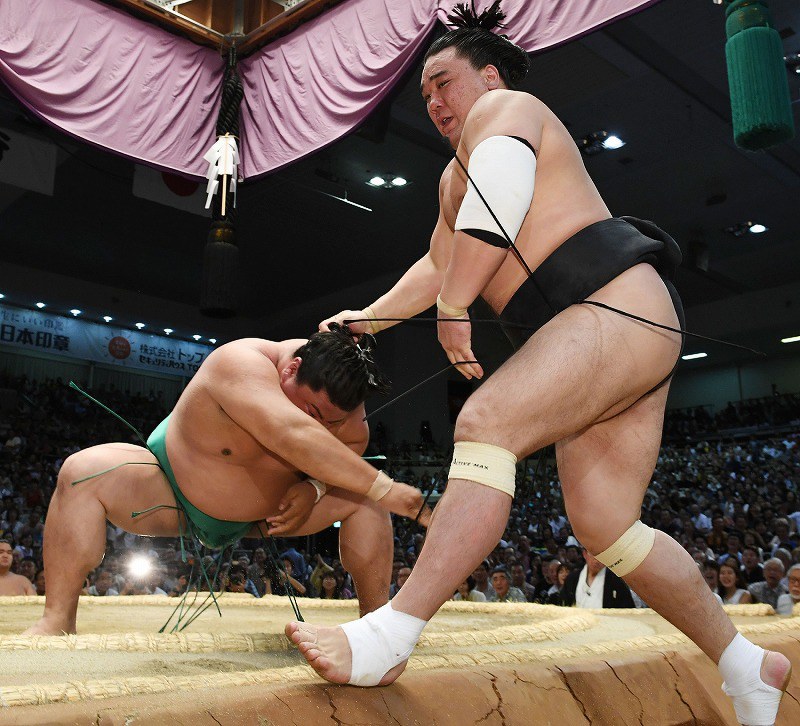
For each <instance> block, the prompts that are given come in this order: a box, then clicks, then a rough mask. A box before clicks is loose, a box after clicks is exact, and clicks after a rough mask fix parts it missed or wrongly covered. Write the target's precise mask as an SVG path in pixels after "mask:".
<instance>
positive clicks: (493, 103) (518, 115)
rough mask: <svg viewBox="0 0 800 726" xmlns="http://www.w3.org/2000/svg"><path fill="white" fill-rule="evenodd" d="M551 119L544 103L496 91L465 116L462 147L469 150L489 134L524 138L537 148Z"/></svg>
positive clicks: (504, 90)
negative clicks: (546, 123)
mask: <svg viewBox="0 0 800 726" xmlns="http://www.w3.org/2000/svg"><path fill="white" fill-rule="evenodd" d="M552 116H553V112H552V111H550V109H549V108H547V106H545V104H544V103H542V102H541V101H540V100H539V99H538V98H536V97H535V96H532V95H531V94H530V93H524V92H523V91H509V90H507V89H504V88H498V89H496V90H494V91H489V92H488V93H484V94H483V95H482V96H481V97H480V98H479V99H478V100H477V101H475V103H474V104H473V106H472V108H471V109H470V111H469V114H468V115H467V119H466V121H465V123H464V135H463V137H462V140H461V144H462V145H464V146H466V148H467V149H468V150H471V146H472V144H473V143H478V142H479V141H481V140H482V139H483V138H486V134H487V131H488V133H489V134H507V135H513V136H523V137H524V138H526V139H528V141H530V142H531V143H532V144H533V146H534V148H537V147H538V142H539V141H540V138H541V128H542V126H543V124H544V123H545V121H546V120H547V119H549V118H550V117H552Z"/></svg>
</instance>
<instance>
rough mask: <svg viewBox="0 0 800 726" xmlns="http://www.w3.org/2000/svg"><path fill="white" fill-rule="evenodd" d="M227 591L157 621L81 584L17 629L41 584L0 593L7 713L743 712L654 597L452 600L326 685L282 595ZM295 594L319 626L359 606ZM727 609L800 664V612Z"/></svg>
mask: <svg viewBox="0 0 800 726" xmlns="http://www.w3.org/2000/svg"><path fill="white" fill-rule="evenodd" d="M220 602H221V609H222V617H221V618H220V617H219V615H218V614H217V612H216V610H214V609H213V608H210V609H209V610H207V611H206V612H205V613H204V614H203V615H201V616H200V617H199V618H198V619H197V620H196V621H195V622H194V623H193V624H192V625H191V626H190V627H189V628H188V629H187V630H185V631H183V632H182V633H179V634H158V632H157V631H158V629H159V628H160V627H161V625H163V623H164V622H165V621H166V619H167V618H168V617H169V614H170V612H171V611H172V609H173V608H174V607H175V604H176V602H175V600H172V599H167V598H154V597H126V598H82V601H81V604H80V608H79V621H78V628H79V633H80V634H79V635H78V636H63V637H57V638H43V637H38V638H23V637H21V636H19V635H17V634H18V633H19V632H20V631H21V630H23V629H24V628H25V627H27V626H28V625H29V624H30V623H32V622H34V621H35V620H36V619H37V618H38V617H39V615H40V613H41V610H42V606H43V598H0V723H3V724H5V723H9V724H12V723H13V724H23V723H25V724H39V723H93V724H103V723H108V724H111V723H120V724H122V723H191V724H192V726H197V725H198V724H203V723H208V724H214V723H236V724H237V726H240V725H241V724H243V723H258V724H283V723H286V724H293V723H303V724H315V723H339V724H346V723H353V724H373V723H374V724H382V723H392V724H396V723H402V724H406V723H408V724H414V723H419V724H449V723H453V724H456V723H459V724H461V723H477V722H481V723H497V724H508V725H510V724H517V723H519V724H523V723H524V724H530V723H554V724H556V723H557V724H571V723H608V724H620V723H632V724H639V723H645V724H659V723H665V724H666V723H709V724H711V723H714V724H726V723H731V724H734V723H736V722H735V720H732V719H733V715H732V710H731V709H730V705H729V703H728V702H727V700H726V699H725V698H724V696H722V694H721V692H719V685H720V684H719V683H718V681H719V676H718V674H717V672H716V668H715V667H714V666H713V664H711V663H710V662H709V661H708V660H707V659H706V658H705V657H704V656H703V655H702V654H701V653H700V652H699V651H698V650H697V649H696V648H695V647H694V646H693V645H691V644H689V643H688V641H687V640H686V639H685V637H684V636H682V635H680V634H679V633H677V631H676V630H675V629H674V628H673V627H672V626H671V625H669V624H668V623H667V622H666V621H664V620H663V619H662V618H660V617H659V616H658V615H656V614H655V613H652V612H651V611H642V610H638V611H637V610H614V611H610V610H605V611H586V610H579V609H576V608H555V607H548V606H536V605H512V604H494V603H492V604H474V603H447V604H446V605H445V606H444V608H443V609H442V610H441V611H440V612H439V613H438V614H437V615H436V617H435V618H434V619H433V620H432V621H431V624H430V625H429V626H428V628H426V631H425V635H424V636H423V639H422V641H421V642H420V646H419V647H418V648H417V650H416V651H415V654H414V656H413V657H412V659H411V660H410V661H409V665H408V668H407V671H406V673H405V674H404V675H403V676H402V677H401V679H400V680H399V681H398V682H397V683H396V684H394V685H392V686H389V687H386V688H379V689H357V688H351V687H346V686H344V687H340V686H330V685H329V684H325V683H323V682H322V681H321V680H320V679H319V678H318V677H317V676H316V674H314V672H313V671H312V670H311V669H310V668H309V667H308V666H306V665H305V662H304V661H303V659H302V658H301V657H300V655H299V654H298V653H297V652H296V651H295V650H294V648H293V647H292V646H291V645H290V644H289V643H288V642H287V641H286V639H285V638H284V637H283V634H282V633H283V627H284V625H285V624H286V622H288V621H289V620H292V619H293V615H292V611H291V609H290V608H289V605H288V601H287V600H286V599H285V598H278V597H269V598H264V599H262V600H255V599H254V598H250V597H249V596H237V595H226V596H224V597H222V598H221V601H220ZM299 604H300V607H301V610H302V612H303V616H304V618H305V619H306V620H307V621H308V622H312V623H315V624H325V625H333V624H337V623H341V622H345V621H347V620H350V619H353V618H355V617H357V605H356V604H355V603H353V602H342V601H319V600H316V601H315V600H303V599H301V600H300V601H299ZM729 612H730V614H731V616H732V617H733V619H734V622H735V623H736V625H737V627H739V628H740V629H741V630H742V631H743V632H745V633H746V634H748V635H749V636H750V637H753V638H754V639H755V640H756V641H759V639H760V638H761V639H762V640H763V639H772V641H775V642H776V643H777V646H776V647H778V648H779V649H781V650H783V651H784V652H786V653H787V655H789V657H790V658H792V660H793V662H795V663H796V664H797V665H798V666H800V642H798V641H800V618H798V617H794V618H788V619H786V618H778V617H776V616H775V615H774V614H773V613H772V611H771V609H770V608H768V607H765V606H743V607H735V608H729ZM765 644H766V642H765ZM797 672H800V669H798V670H797ZM798 697H800V689H797V687H796V686H795V685H794V684H792V686H790V689H789V692H788V695H787V697H786V698H785V699H784V704H783V707H782V708H783V710H782V712H781V714H780V716H779V719H778V724H782V723H785V724H790V723H800V705H798V702H797V700H796V699H797V698H798ZM179 704H180V705H179ZM287 704H288V705H287ZM531 709H535V710H534V711H531ZM532 713H537V714H539V716H537V717H536V718H535V719H532V718H531V714H532ZM548 714H550V715H548ZM787 717H790V718H789V720H786V719H787Z"/></svg>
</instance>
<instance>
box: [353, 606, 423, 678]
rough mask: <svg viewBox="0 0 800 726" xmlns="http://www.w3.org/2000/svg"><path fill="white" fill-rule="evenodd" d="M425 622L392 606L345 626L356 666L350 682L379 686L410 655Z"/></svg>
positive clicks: (384, 607) (379, 609)
mask: <svg viewBox="0 0 800 726" xmlns="http://www.w3.org/2000/svg"><path fill="white" fill-rule="evenodd" d="M426 625H427V621H426V620H422V619H421V618H415V617H414V616H413V615H408V614H407V613H401V612H399V611H398V610H394V609H392V605H391V603H388V602H387V603H386V605H384V606H383V607H380V608H378V609H377V610H375V611H374V612H371V613H367V615H365V616H364V617H363V618H360V619H359V620H353V621H352V622H349V623H345V624H344V625H342V630H344V633H345V635H346V636H347V640H348V642H349V643H350V652H351V653H352V656H353V663H352V667H351V670H350V680H349V681H348V683H350V684H351V685H354V686H377V685H378V684H379V683H380V682H381V678H383V677H384V676H385V675H386V674H387V673H388V672H389V671H390V670H392V668H394V667H395V666H396V665H399V664H400V663H402V662H403V661H405V660H408V657H409V656H410V655H411V651H412V650H414V646H415V645H416V644H417V641H418V640H419V636H420V635H421V634H422V629H423V628H424V627H425V626H426Z"/></svg>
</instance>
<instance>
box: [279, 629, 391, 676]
mask: <svg viewBox="0 0 800 726" xmlns="http://www.w3.org/2000/svg"><path fill="white" fill-rule="evenodd" d="M284 633H285V634H286V637H287V638H288V639H289V640H291V641H292V643H294V644H295V645H296V646H297V649H298V650H299V651H300V652H301V653H302V654H303V657H304V658H305V659H306V661H308V664H309V665H310V666H311V667H312V668H313V669H314V670H315V671H316V672H317V673H319V675H321V676H322V677H323V678H324V679H325V680H326V681H330V682H331V683H347V682H348V681H349V680H350V672H351V670H352V654H351V652H350V643H349V642H348V640H347V636H346V635H345V634H344V630H342V629H341V628H339V627H334V628H322V627H319V626H317V625H310V624H309V623H298V622H297V621H292V622H291V623H289V624H288V625H287V626H286V628H284ZM406 662H407V661H403V662H402V663H400V664H399V665H396V666H395V667H394V668H392V669H391V670H390V671H389V672H388V673H387V674H386V675H385V676H384V677H383V678H381V682H380V683H379V684H378V685H380V686H387V685H389V684H390V683H393V682H394V681H395V680H396V679H397V677H398V676H399V675H400V674H401V673H402V672H403V671H404V670H405V667H406Z"/></svg>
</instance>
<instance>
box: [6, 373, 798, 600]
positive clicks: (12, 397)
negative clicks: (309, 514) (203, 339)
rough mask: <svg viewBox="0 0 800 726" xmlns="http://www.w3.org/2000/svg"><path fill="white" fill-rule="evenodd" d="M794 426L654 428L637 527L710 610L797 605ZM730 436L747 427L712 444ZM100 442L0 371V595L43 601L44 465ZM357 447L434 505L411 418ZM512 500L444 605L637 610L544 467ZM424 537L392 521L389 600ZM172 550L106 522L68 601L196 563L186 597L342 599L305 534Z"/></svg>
mask: <svg viewBox="0 0 800 726" xmlns="http://www.w3.org/2000/svg"><path fill="white" fill-rule="evenodd" d="M92 394H93V395H94V396H95V397H97V398H98V399H99V400H101V401H103V402H104V403H107V404H108V405H109V406H111V407H112V408H114V410H116V411H119V412H120V413H121V414H122V415H124V416H126V418H127V419H128V420H129V421H131V422H132V423H133V424H134V425H135V426H136V427H137V428H138V429H139V430H140V431H142V432H144V433H145V434H147V433H149V432H150V431H151V430H152V429H153V428H155V426H156V425H157V424H158V423H159V421H161V419H162V418H163V417H164V416H165V415H166V403H165V401H163V399H162V397H161V396H159V395H158V394H156V393H152V394H150V395H149V396H142V395H130V394H128V393H126V392H123V391H120V390H117V389H114V388H113V387H109V388H107V389H98V390H96V391H92ZM798 418H800V396H797V395H789V396H777V395H776V396H774V397H772V398H771V399H763V400H759V401H758V402H750V403H748V404H747V405H740V406H734V405H733V404H731V405H730V406H729V407H727V408H726V409H724V410H723V411H721V412H720V413H719V414H718V415H717V416H712V415H711V414H710V413H709V412H708V410H707V409H705V408H700V409H691V410H684V411H680V412H677V413H675V414H674V415H673V414H670V415H668V417H667V423H666V426H665V442H666V443H665V445H664V446H663V448H662V451H661V455H660V457H659V459H658V464H657V467H656V471H655V474H654V476H653V480H652V483H651V486H650V488H649V490H648V492H647V496H646V498H645V502H644V506H643V511H642V520H643V521H644V522H645V523H646V524H649V525H650V526H652V527H655V528H656V529H660V530H662V531H663V532H665V533H667V534H668V535H670V536H672V537H674V538H675V539H676V540H677V541H678V542H680V543H681V545H682V546H683V547H684V548H685V549H686V550H687V551H688V552H689V553H690V554H691V556H692V557H693V558H694V559H695V560H696V562H697V563H698V567H699V568H700V569H701V571H702V573H703V576H704V578H705V580H706V582H707V583H708V585H709V587H710V588H711V589H712V590H713V591H714V592H715V593H717V595H718V597H719V598H720V600H721V601H722V602H723V603H726V604H736V603H740V604H745V603H751V602H752V603H767V604H769V605H771V606H772V607H773V608H775V609H776V610H777V611H778V612H779V613H782V614H789V613H791V611H792V608H793V606H794V604H795V603H798V602H800V532H799V531H798V530H800V498H799V495H800V492H798V484H800V480H799V479H798V461H799V459H800V451H798V448H799V447H798V441H800V439H799V438H798V435H797V434H796V433H793V431H792V430H791V429H795V430H797V428H798ZM731 426H733V427H734V428H737V427H738V428H743V427H746V426H750V427H752V431H750V432H749V433H747V435H741V432H740V433H739V434H737V436H736V437H735V438H734V437H733V436H726V435H725V434H724V431H725V430H726V429H728V428H731ZM711 433H713V434H714V435H713V436H711V435H710V434H711ZM705 434H708V435H705ZM111 440H119V441H131V440H132V439H131V432H130V431H129V430H128V429H126V428H124V427H123V426H122V425H121V424H118V423H117V422H116V420H115V419H114V418H113V417H112V416H111V415H110V414H109V413H107V412H106V411H103V410H102V409H101V408H100V407H98V406H95V405H94V404H92V403H91V402H89V401H88V400H87V399H86V398H84V397H83V396H81V395H80V394H78V393H76V392H75V391H73V390H71V389H70V388H69V387H67V386H66V385H65V384H64V383H63V382H62V381H61V380H50V381H44V382H36V381H31V380H28V379H26V378H24V377H11V376H9V375H5V374H0V595H12V594H19V595H24V594H39V595H42V594H44V593H45V592H46V572H45V571H44V569H43V561H42V544H43V533H44V518H45V514H46V511H47V503H48V502H49V499H50V496H51V495H52V492H53V490H54V487H55V482H56V478H57V474H58V470H59V467H60V466H61V464H62V463H63V461H64V459H65V458H66V457H67V456H69V455H70V454H71V453H73V452H75V451H78V450H79V449H81V448H84V447H86V446H91V445H93V444H96V443H101V442H106V441H111ZM372 445H373V449H374V451H375V453H382V454H384V455H385V456H386V458H387V460H386V463H385V466H384V468H385V470H386V471H387V473H389V474H390V475H391V476H393V477H395V478H397V479H399V480H401V481H406V482H408V483H412V484H415V485H417V486H418V487H420V488H421V489H422V490H423V491H425V492H430V493H431V501H432V502H435V501H436V500H437V499H438V497H439V496H440V495H441V493H442V491H443V490H444V487H445V486H446V478H447V467H446V463H445V462H446V452H445V451H440V450H437V448H436V446H435V444H434V441H433V436H432V434H431V431H430V426H429V425H428V424H427V422H423V424H422V426H421V430H420V440H419V442H418V443H416V444H413V445H412V444H410V443H408V442H401V443H389V438H388V434H387V431H386V429H385V427H384V426H383V425H382V424H379V425H378V426H377V427H376V430H375V432H374V433H373V444H372ZM517 491H518V496H517V500H516V501H515V502H514V506H513V508H512V510H511V515H510V517H509V520H508V526H507V529H506V532H505V533H504V535H503V538H502V540H501V541H500V542H499V543H498V544H497V547H496V548H495V549H494V551H493V552H492V553H491V554H490V555H489V557H488V558H487V559H486V560H485V561H484V562H483V563H481V564H480V565H479V566H478V567H477V569H476V570H475V571H474V572H473V573H472V575H471V576H470V577H469V578H467V580H466V581H465V582H464V583H462V584H461V585H460V586H459V587H458V589H457V591H456V592H455V593H454V594H453V599H455V600H468V601H473V602H476V601H478V602H483V601H497V602H538V603H550V604H556V605H577V606H579V607H634V606H646V603H643V602H642V601H641V600H640V599H639V598H638V596H637V595H636V593H633V592H631V591H630V590H629V589H628V588H627V586H626V585H625V584H624V583H623V582H622V581H621V580H619V578H617V577H616V576H615V575H613V573H611V572H608V571H607V570H606V568H604V567H603V566H602V564H601V563H599V562H598V561H597V560H596V559H595V558H593V557H592V556H591V555H590V554H588V553H587V552H586V551H585V550H583V549H582V548H581V546H580V543H579V542H578V541H577V540H576V539H575V537H574V535H573V533H572V530H571V528H570V525H569V521H568V520H567V518H566V516H565V514H564V505H563V499H562V497H561V492H560V487H559V484H558V479H557V475H556V472H555V468H554V464H553V462H552V461H551V460H550V459H547V458H542V459H541V460H537V459H536V458H531V459H529V460H526V461H523V462H521V463H520V465H519V470H518V486H517ZM76 526H79V523H76ZM475 526H480V523H479V522H476V524H475ZM424 542H425V534H424V531H419V530H418V529H417V528H415V527H414V526H413V525H411V524H410V523H409V522H407V521H405V520H397V521H396V522H395V539H394V552H395V556H394V563H393V569H392V580H391V590H390V596H394V595H395V594H396V593H397V591H398V590H399V589H400V588H401V587H402V586H403V584H404V583H405V581H406V579H407V578H408V576H409V575H410V573H411V570H412V569H413V567H414V565H415V563H416V561H417V558H418V557H419V554H420V551H421V549H422V547H423V545H424ZM270 553H275V554H277V556H276V557H273V556H271V554H270ZM187 555H188V556H186V555H183V556H182V551H181V547H180V546H179V543H178V542H177V540H172V539H166V538H143V537H138V536H136V535H132V534H129V533H126V532H123V531H121V530H119V529H117V528H115V527H113V526H112V525H110V524H109V525H108V527H107V554H106V557H105V559H104V561H103V563H102V565H101V567H99V568H97V569H96V570H95V571H93V572H92V573H90V575H89V577H88V578H87V581H86V584H85V588H84V592H85V593H86V594H87V595H93V596H98V597H108V596H123V595H126V594H155V595H163V596H178V595H180V594H182V593H183V592H185V590H186V588H187V584H188V583H189V582H190V580H193V577H194V579H195V580H196V579H197V578H196V577H195V576H196V574H197V572H198V571H199V569H200V568H198V565H200V564H202V565H203V569H204V570H205V571H206V572H207V573H208V575H209V581H208V582H206V581H205V580H201V583H200V587H201V589H203V587H205V589H208V588H209V584H210V585H211V586H213V587H214V589H218V590H226V591H230V592H239V593H249V594H250V595H252V596H253V597H262V596H264V595H266V594H277V595H285V594H288V593H290V592H291V593H294V594H296V595H298V596H301V597H315V598H330V599H349V598H353V597H355V592H354V587H353V583H352V580H351V578H350V576H349V574H348V573H347V572H346V571H345V569H344V568H343V567H342V564H341V562H340V561H339V560H338V559H337V558H336V556H335V553H333V552H330V551H325V550H324V549H323V548H322V546H321V545H320V547H319V551H318V548H317V545H316V540H315V539H313V538H298V539H292V538H287V539H285V540H277V541H276V542H262V541H259V540H255V539H253V540H248V539H245V540H242V541H241V542H240V543H239V544H238V545H237V546H236V547H234V548H232V549H229V550H228V551H226V552H224V553H213V552H210V551H205V550H202V549H194V548H188V549H187ZM143 563H144V564H143ZM204 583H205V584H204Z"/></svg>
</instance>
